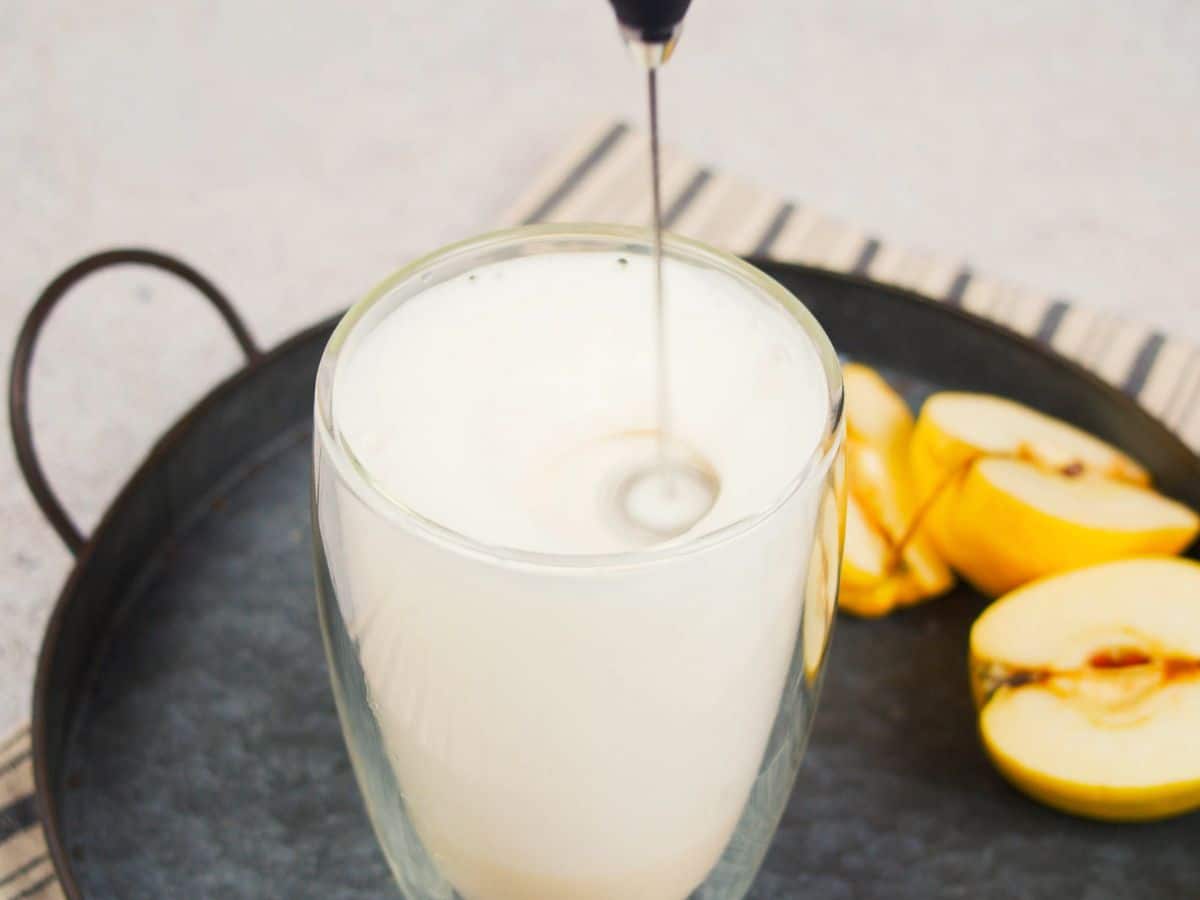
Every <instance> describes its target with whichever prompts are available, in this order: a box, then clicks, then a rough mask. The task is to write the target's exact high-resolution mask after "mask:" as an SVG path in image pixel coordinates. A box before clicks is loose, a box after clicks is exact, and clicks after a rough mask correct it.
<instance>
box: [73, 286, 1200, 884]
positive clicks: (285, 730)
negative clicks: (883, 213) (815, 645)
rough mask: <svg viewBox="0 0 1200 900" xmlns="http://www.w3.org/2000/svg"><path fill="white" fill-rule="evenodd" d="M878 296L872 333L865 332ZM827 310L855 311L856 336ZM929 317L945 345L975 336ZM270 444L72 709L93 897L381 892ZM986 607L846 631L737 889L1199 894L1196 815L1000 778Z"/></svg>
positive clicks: (838, 298) (891, 358)
mask: <svg viewBox="0 0 1200 900" xmlns="http://www.w3.org/2000/svg"><path fill="white" fill-rule="evenodd" d="M785 274H786V273H785ZM796 278H797V279H800V283H797V284H794V285H793V287H795V288H796V289H797V290H799V291H800V292H801V296H806V297H807V298H808V299H809V300H810V302H811V305H812V306H813V308H814V310H815V311H817V313H818V315H819V316H821V317H822V318H823V319H825V320H826V325H827V328H829V330H830V331H831V333H832V335H833V337H834V340H835V342H838V343H839V346H842V347H845V348H847V349H850V350H852V351H857V352H858V353H860V354H862V355H865V357H866V358H867V360H868V361H875V362H883V363H886V364H889V365H895V364H896V363H897V355H900V356H904V355H906V354H911V353H913V352H914V351H913V350H912V349H911V348H895V347H894V343H895V342H894V341H892V342H891V343H888V344H881V343H879V341H881V340H882V339H883V338H884V337H885V336H886V334H887V332H888V330H889V326H888V325H887V320H888V318H889V317H895V316H897V315H899V313H898V312H897V308H899V307H902V306H903V305H904V304H903V303H901V302H899V301H897V300H896V299H895V298H889V297H886V296H883V295H881V294H880V292H878V291H876V290H874V289H868V288H865V287H863V286H861V285H854V284H852V283H847V282H842V281H838V280H835V279H825V280H822V279H824V278H825V277H824V276H815V275H812V274H811V273H809V274H806V273H804V272H802V271H798V272H797V274H796ZM847 291H850V292H851V293H849V294H847ZM814 292H815V293H814ZM872 296H873V297H874V298H875V299H874V300H871V299H869V298H870V297H872ZM847 298H849V299H847ZM855 298H857V299H855ZM855 303H858V304H860V308H857V309H856V307H855V306H854V304H855ZM873 303H878V304H880V307H879V309H880V310H881V312H880V316H882V317H883V318H882V319H879V320H878V321H876V322H875V324H874V325H872V324H871V322H870V321H867V319H869V318H870V316H869V315H868V313H869V311H870V309H872V308H874V307H873V306H872V304H873ZM884 305H889V306H888V308H887V309H884ZM931 309H932V308H931ZM933 312H934V313H937V314H939V315H943V316H944V313H942V311H941V310H933ZM823 313H824V315H823ZM929 314H930V313H927V312H925V311H921V310H918V311H917V312H915V313H912V314H906V315H910V318H912V320H913V321H914V322H916V324H914V326H913V329H912V332H910V333H912V334H916V333H919V332H920V327H919V326H920V322H919V321H918V320H919V319H920V317H921V316H926V315H929ZM839 316H841V317H845V316H851V317H852V318H853V321H854V323H855V328H857V329H858V331H857V335H858V336H857V337H855V335H854V334H852V333H850V332H848V331H846V330H845V329H846V328H847V327H848V326H847V323H848V322H849V321H851V320H850V319H845V320H843V319H842V318H839ZM876 318H877V319H878V317H876ZM940 321H941V322H942V325H941V332H940V333H941V335H942V337H943V339H944V340H949V341H953V340H954V339H956V337H957V332H958V331H959V330H962V331H963V332H964V334H965V333H966V332H967V331H970V330H971V329H972V328H974V327H975V326H969V325H967V324H964V323H962V322H960V321H959V320H958V319H956V318H954V317H953V316H945V317H944V318H942V319H941V320H940ZM892 327H894V326H892ZM872 329H874V330H875V331H876V332H878V334H876V336H875V337H872V334H873V331H872ZM840 332H841V333H840ZM983 334H984V336H983V337H979V336H978V335H976V336H975V337H974V338H971V339H970V340H967V341H966V346H967V352H970V353H972V354H976V355H977V354H979V353H980V352H984V351H986V353H987V354H988V355H987V357H986V358H984V359H981V360H980V362H979V365H978V366H976V367H974V369H973V370H972V372H971V373H970V374H968V375H965V376H964V380H965V381H967V382H970V383H971V384H972V385H973V386H976V387H986V386H987V384H988V383H995V384H996V389H1004V388H1010V390H1007V391H1006V392H1008V393H1013V392H1014V391H1013V390H1011V385H1008V384H1005V383H1004V379H1003V378H997V377H995V376H993V375H989V371H991V370H992V369H994V370H996V371H1002V370H1004V371H1007V370H1006V369H1005V367H1004V366H1003V365H1001V361H999V360H996V359H995V358H994V357H995V354H997V353H999V352H1001V351H1002V350H1003V349H1004V347H1005V346H1008V345H1009V344H1010V343H1011V341H1012V339H1010V338H1008V337H1006V336H1002V335H1000V334H998V333H994V332H991V331H988V330H986V329H985V330H984V332H983ZM839 337H840V338H841V340H839ZM964 340H965V339H964ZM972 341H974V343H972ZM872 342H875V343H872ZM873 346H874V347H879V348H882V350H883V352H881V353H871V352H869V351H870V350H871V349H872V347H873ZM1012 346H1015V344H1013V345H1012ZM889 348H892V349H889ZM980 348H983V350H982V351H981V349H980ZM1010 349H1011V347H1010ZM950 352H951V351H949V350H946V349H945V348H940V349H939V348H937V347H929V346H926V348H925V355H926V356H937V357H939V360H938V361H936V362H932V363H929V364H926V363H925V362H922V363H921V367H917V366H913V365H908V366H905V365H900V366H899V369H898V370H894V371H893V374H898V373H899V371H904V372H906V376H905V377H901V378H900V381H901V382H902V383H903V386H904V387H905V390H906V392H907V394H908V396H909V397H910V398H911V399H913V400H916V399H919V397H920V396H921V395H923V394H924V393H926V392H927V391H928V390H930V389H932V387H933V385H934V383H938V384H942V383H945V379H938V380H937V381H936V382H931V381H929V380H927V379H924V378H918V377H915V376H914V375H913V374H912V373H915V372H917V371H934V372H936V371H937V370H938V369H939V366H949V365H950V363H949V362H948V361H946V360H945V359H944V357H945V356H946V355H947V354H948V353H950ZM954 352H958V351H954ZM881 357H882V358H881ZM1032 358H1034V357H1031V359H1032ZM900 362H902V363H903V362H911V361H910V360H908V359H904V360H900ZM960 365H961V363H960ZM1030 366H1034V363H1030ZM1047 366H1048V368H1047V369H1046V371H1048V372H1051V373H1057V374H1056V375H1055V377H1056V378H1057V379H1058V380H1060V381H1061V380H1063V379H1066V380H1067V381H1068V382H1070V383H1068V384H1065V385H1060V386H1059V387H1058V388H1056V387H1055V386H1054V385H1052V384H1049V383H1039V384H1035V385H1032V386H1030V387H1028V390H1027V391H1026V392H1027V393H1030V392H1032V393H1038V392H1042V393H1044V394H1045V396H1046V398H1047V399H1046V402H1045V403H1043V404H1042V405H1044V406H1047V407H1049V408H1051V409H1054V408H1055V407H1056V406H1061V405H1070V404H1071V403H1072V402H1073V401H1072V400H1071V398H1072V397H1075V396H1081V397H1083V398H1085V399H1086V400H1087V401H1088V402H1089V403H1090V405H1091V407H1090V411H1085V412H1083V413H1080V414H1076V415H1074V416H1073V418H1075V419H1076V420H1079V418H1080V415H1085V416H1091V417H1092V418H1093V419H1094V421H1091V422H1087V421H1085V422H1084V424H1091V425H1093V427H1098V428H1100V429H1101V431H1102V432H1103V433H1107V434H1109V436H1110V437H1118V438H1119V437H1120V435H1121V429H1128V428H1134V427H1137V426H1139V424H1140V423H1141V422H1142V420H1141V419H1139V418H1138V416H1139V415H1140V414H1135V413H1133V412H1131V411H1130V409H1128V408H1126V407H1125V406H1123V405H1122V403H1121V402H1120V401H1119V399H1116V395H1115V394H1111V392H1110V393H1106V392H1105V391H1104V390H1103V389H1101V388H1100V387H1099V386H1098V384H1096V383H1092V382H1090V381H1088V380H1087V379H1085V378H1081V377H1079V376H1076V375H1073V374H1071V373H1070V372H1068V371H1067V370H1064V369H1061V367H1057V364H1049V363H1047ZM1030 371H1033V370H1032V369H1031V370H1030ZM1064 373H1065V374H1064ZM1018 374H1020V373H1018ZM1026 374H1028V372H1027V373H1026ZM1034 374H1036V375H1037V377H1038V378H1043V380H1044V376H1043V375H1042V374H1041V373H1040V370H1039V371H1036V372H1034ZM1005 377H1008V376H1005ZM989 379H991V382H989ZM980 381H982V382H983V383H979V382H980ZM952 383H954V384H955V385H956V386H958V385H959V384H960V382H958V381H955V382H952ZM295 390H297V391H305V392H307V391H310V390H311V382H308V383H297V384H296V385H295ZM1018 393H1019V391H1018ZM1026 399H1028V398H1026ZM292 406H295V405H294V404H293V405H292ZM1100 407H1103V408H1102V409H1101V408H1100ZM1059 411H1061V410H1059ZM1096 422H1099V423H1100V424H1099V425H1097V424H1096ZM1114 429H1115V430H1116V431H1117V433H1116V434H1114ZM279 432H280V434H279V437H278V439H277V440H276V441H275V442H274V443H273V445H272V446H271V447H270V449H269V451H268V452H267V453H266V454H265V455H262V456H259V457H258V458H256V459H255V460H254V461H253V462H252V463H246V464H244V465H243V466H242V467H241V469H240V470H239V471H237V472H235V473H232V474H231V476H230V479H229V480H227V481H226V482H225V483H224V487H222V488H221V489H220V490H219V491H218V492H217V493H216V494H215V495H213V496H211V497H210V499H209V500H208V501H207V502H206V505H205V508H204V509H203V511H202V514H200V515H198V516H197V517H195V518H194V519H193V520H192V521H191V523H190V524H189V525H188V526H187V528H186V530H184V531H183V532H181V533H180V534H178V535H175V536H174V539H173V540H171V541H170V542H169V543H168V544H167V546H166V547H165V548H164V551H163V552H162V553H159V554H157V555H156V556H155V557H153V558H152V559H150V560H148V561H147V562H146V563H145V565H144V566H143V568H142V572H141V575H140V576H139V579H138V582H137V585H136V588H135V589H134V590H130V591H128V592H127V596H126V597H125V599H124V600H123V602H122V608H121V611H120V613H119V615H117V616H116V617H115V618H114V619H113V620H112V624H111V627H109V629H108V631H107V634H106V636H105V638H104V641H105V643H104V644H103V646H102V647H101V648H100V652H99V654H98V659H99V662H98V663H97V664H96V665H95V666H94V667H93V669H92V672H91V675H90V677H89V678H87V679H86V681H85V682H84V690H83V691H82V692H81V694H80V696H79V697H77V698H75V707H74V710H75V711H74V714H73V716H72V727H71V729H70V732H69V740H68V742H67V748H66V754H65V759H64V761H63V765H62V768H61V771H62V773H63V777H62V778H61V784H60V785H59V786H58V787H59V791H60V792H61V800H60V804H61V805H60V810H61V813H60V821H61V829H62V836H63V840H64V844H65V846H66V849H67V851H68V853H69V855H70V857H71V859H72V860H73V863H74V867H75V871H76V875H77V877H78V880H79V883H80V886H81V887H82V889H83V892H84V894H85V895H86V896H88V897H98V898H107V897H121V898H135V897H154V898H159V897H165V896H180V897H182V896H187V897H217V896H220V897H247V898H250V897H254V898H258V897H267V896H270V897H289V898H292V897H323V898H324V897H329V898H356V897H377V896H380V895H385V896H386V895H388V894H389V893H390V892H394V888H392V887H391V882H390V879H389V876H388V874H387V871H386V868H385V865H384V862H383V859H382V856H381V854H380V853H379V851H378V850H377V848H376V846H375V843H374V839H373V837H372V835H371V832H370V828H369V826H368V823H367V820H366V817H365V814H364V812H363V810H362V806H361V802H360V800H359V797H358V794H357V789H356V786H355V783H354V779H353V776H352V773H351V770H350V764H349V761H348V758H347V756H346V753H345V750H344V747H343V744H342V739H341V734H340V731H339V727H338V722H337V717H336V714H335V711H334V707H333V702H332V698H331V695H330V689H329V682H328V676H327V673H326V669H325V662H324V655H323V652H322V648H321V639H320V635H319V632H318V627H317V616H316V609H315V603H314V599H313V585H312V568H311V566H312V564H311V559H310V537H311V536H310V531H309V518H308V517H309V510H308V474H309V466H310V459H311V455H310V454H311V451H310V447H309V439H308V432H307V428H306V426H305V425H304V424H303V423H302V422H299V423H298V422H296V420H295V417H294V415H293V416H292V417H291V420H290V422H281V423H279ZM1151 437H1153V435H1152V436H1151ZM1147 440H1149V439H1147V438H1146V437H1145V436H1140V437H1139V436H1136V435H1131V436H1130V439H1129V440H1121V441H1120V442H1121V443H1124V444H1125V445H1126V446H1128V445H1129V444H1130V442H1131V441H1132V442H1133V443H1135V444H1136V443H1138V442H1139V441H1140V442H1142V443H1145V442H1146V441H1147ZM1133 449H1135V451H1136V450H1139V449H1140V450H1142V451H1143V452H1142V453H1141V454H1140V455H1142V456H1143V457H1145V456H1147V453H1146V452H1145V447H1142V446H1138V447H1134V448H1133ZM1155 453H1157V454H1158V457H1157V458H1156V459H1151V460H1148V461H1149V462H1151V464H1152V465H1158V466H1159V468H1160V469H1162V468H1163V467H1164V466H1165V467H1166V468H1167V469H1169V470H1170V471H1168V472H1167V476H1166V477H1167V478H1168V480H1173V479H1179V478H1183V477H1185V476H1187V474H1188V472H1187V469H1186V466H1187V465H1188V464H1189V461H1188V460H1183V461H1182V462H1179V463H1178V466H1176V464H1175V463H1174V462H1173V460H1174V458H1175V457H1176V456H1178V449H1177V448H1174V447H1159V448H1157V449H1156V448H1155V447H1154V446H1153V445H1150V455H1151V456H1153V455H1154V454H1155ZM1190 463H1191V464H1194V460H1190ZM1172 466H1176V467H1175V468H1172ZM1179 466H1183V468H1179ZM1191 499H1192V502H1195V498H1191ZM982 605H983V603H982V601H981V600H980V598H978V597H977V596H975V595H973V594H972V593H971V592H970V591H968V590H966V589H959V590H958V591H957V592H956V593H955V594H953V595H952V596H949V597H947V598H944V599H942V600H939V601H937V602H934V603H931V604H929V605H927V606H922V607H919V608H916V609H913V610H911V611H907V612H904V613H902V614H899V615H896V616H894V617H891V618H889V619H886V620H883V621H877V622H860V621H856V620H853V619H850V618H847V617H844V616H843V617H840V618H839V622H838V625H837V629H836V632H835V637H834V642H833V647H832V655H831V662H830V666H829V672H828V676H827V680H826V683H825V689H824V695H823V697H822V700H821V704H820V708H819V712H818V715H817V725H816V731H815V735H814V738H813V740H812V743H811V745H810V748H809V752H808V756H807V758H806V760H805V763H804V767H803V769H802V770H801V775H800V778H799V781H798V784H797V788H796V791H795V794H794V796H793V797H792V800H791V803H790V805H789V807H788V811H787V813H786V816H785V818H784V822H783V825H782V827H781V829H780V832H779V835H778V837H777V839H776V843H775V845H774V847H773V849H772V851H771V853H770V855H769V856H768V859H767V862H766V864H765V866H764V869H763V872H762V875H761V876H760V878H759V880H758V882H757V884H756V886H755V888H754V890H753V892H752V895H751V896H753V897H755V898H759V900H767V898H784V897H789V898H791V897H795V898H800V897H819V898H823V900H837V898H852V897H853V898H880V900H883V898H887V900H898V898H913V900H917V898H919V900H929V898H937V897H946V898H950V897H964V898H966V897H969V898H1040V897H1046V898H1051V897H1053V898H1062V897H1093V896H1094V897H1097V898H1101V897H1102V898H1104V900H1109V898H1118V897H1119V898H1142V897H1145V898H1163V897H1175V896H1185V895H1187V894H1188V893H1189V892H1194V891H1195V889H1196V885H1197V884H1198V883H1200V853H1198V852H1197V848H1198V847H1200V816H1192V817H1186V818H1183V819H1178V820H1175V821H1173V822H1168V823H1162V824H1154V825H1143V826H1132V827H1130V826H1113V825H1101V824H1094V823H1089V822H1084V821H1081V820H1077V819H1073V818H1070V817H1067V816H1063V815H1060V814H1058V813H1054V812H1051V811H1049V810H1047V809H1045V808H1043V807H1041V806H1038V805H1037V804H1035V803H1033V802H1031V801H1029V800H1027V799H1026V798H1024V797H1023V796H1021V795H1019V794H1018V793H1016V792H1015V791H1013V790H1012V789H1011V788H1010V787H1009V786H1008V785H1007V784H1006V783H1005V782H1004V781H1002V780H1001V779H1000V778H999V776H997V775H996V774H995V773H994V772H993V770H992V769H991V767H990V766H989V764H988V763H987V761H986V759H985V757H984V755H983V752H982V750H981V749H980V746H979V744H978V741H977V738H976V735H975V719H974V714H973V710H972V708H971V704H970V699H969V696H968V691H967V686H966V659H965V644H966V634H967V630H968V628H969V626H970V623H971V621H972V619H973V618H974V616H975V615H977V613H978V612H979V610H980V609H981V608H982Z"/></svg>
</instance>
